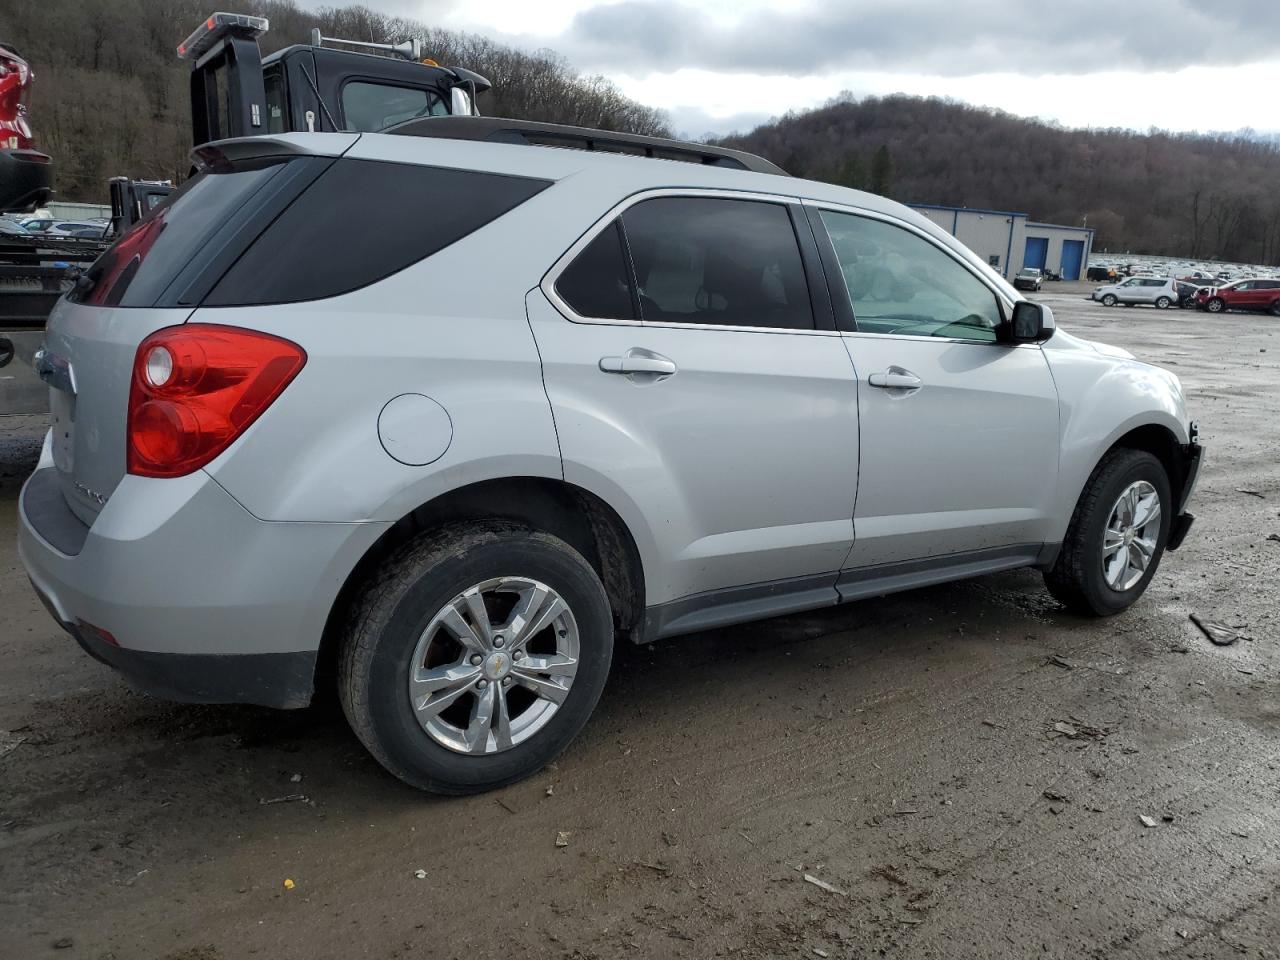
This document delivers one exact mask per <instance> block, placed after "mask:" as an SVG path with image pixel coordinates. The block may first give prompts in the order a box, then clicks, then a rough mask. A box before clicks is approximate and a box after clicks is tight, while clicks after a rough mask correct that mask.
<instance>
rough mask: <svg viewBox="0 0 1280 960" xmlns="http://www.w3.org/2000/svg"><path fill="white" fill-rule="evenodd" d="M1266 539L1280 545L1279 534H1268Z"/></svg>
mask: <svg viewBox="0 0 1280 960" xmlns="http://www.w3.org/2000/svg"><path fill="white" fill-rule="evenodd" d="M1267 539H1268V540H1274V541H1275V542H1276V543H1280V533H1268V534H1267Z"/></svg>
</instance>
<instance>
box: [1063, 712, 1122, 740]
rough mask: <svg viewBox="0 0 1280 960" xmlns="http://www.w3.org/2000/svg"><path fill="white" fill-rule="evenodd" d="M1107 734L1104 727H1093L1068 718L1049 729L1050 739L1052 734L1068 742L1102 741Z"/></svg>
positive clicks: (1073, 718)
mask: <svg viewBox="0 0 1280 960" xmlns="http://www.w3.org/2000/svg"><path fill="white" fill-rule="evenodd" d="M1068 720H1069V721H1070V722H1068ZM1108 733H1109V731H1108V730H1107V729H1106V728H1105V727H1095V726H1093V725H1092V724H1089V723H1085V722H1084V721H1083V720H1077V719H1076V718H1075V717H1069V718H1068V719H1067V720H1058V721H1056V722H1055V723H1054V724H1053V726H1052V727H1050V729H1049V736H1050V737H1051V738H1052V737H1053V735H1054V734H1057V735H1059V736H1063V737H1066V738H1067V739H1068V740H1102V739H1104V738H1105V737H1106V736H1107V734H1108Z"/></svg>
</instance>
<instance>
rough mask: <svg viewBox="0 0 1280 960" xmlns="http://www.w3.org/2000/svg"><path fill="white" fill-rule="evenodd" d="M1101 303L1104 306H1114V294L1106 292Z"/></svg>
mask: <svg viewBox="0 0 1280 960" xmlns="http://www.w3.org/2000/svg"><path fill="white" fill-rule="evenodd" d="M1102 305H1103V306H1104V307H1114V306H1115V305H1116V295H1115V294H1114V293H1108V294H1106V295H1105V296H1103V298H1102Z"/></svg>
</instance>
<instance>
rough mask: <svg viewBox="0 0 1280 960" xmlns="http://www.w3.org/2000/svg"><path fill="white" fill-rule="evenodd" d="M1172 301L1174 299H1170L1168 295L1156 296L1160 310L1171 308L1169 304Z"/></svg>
mask: <svg viewBox="0 0 1280 960" xmlns="http://www.w3.org/2000/svg"><path fill="white" fill-rule="evenodd" d="M1172 303H1173V301H1172V300H1170V299H1169V298H1168V297H1157V298H1156V309H1158V310H1168V309H1169V306H1170V305H1171V304H1172Z"/></svg>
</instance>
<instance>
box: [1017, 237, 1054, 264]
mask: <svg viewBox="0 0 1280 960" xmlns="http://www.w3.org/2000/svg"><path fill="white" fill-rule="evenodd" d="M1048 257H1049V238H1048V237H1027V249H1026V251H1025V252H1024V253H1023V254H1022V265H1023V266H1024V267H1039V268H1040V269H1041V270H1043V269H1044V262H1045V260H1047V259H1048Z"/></svg>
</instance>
